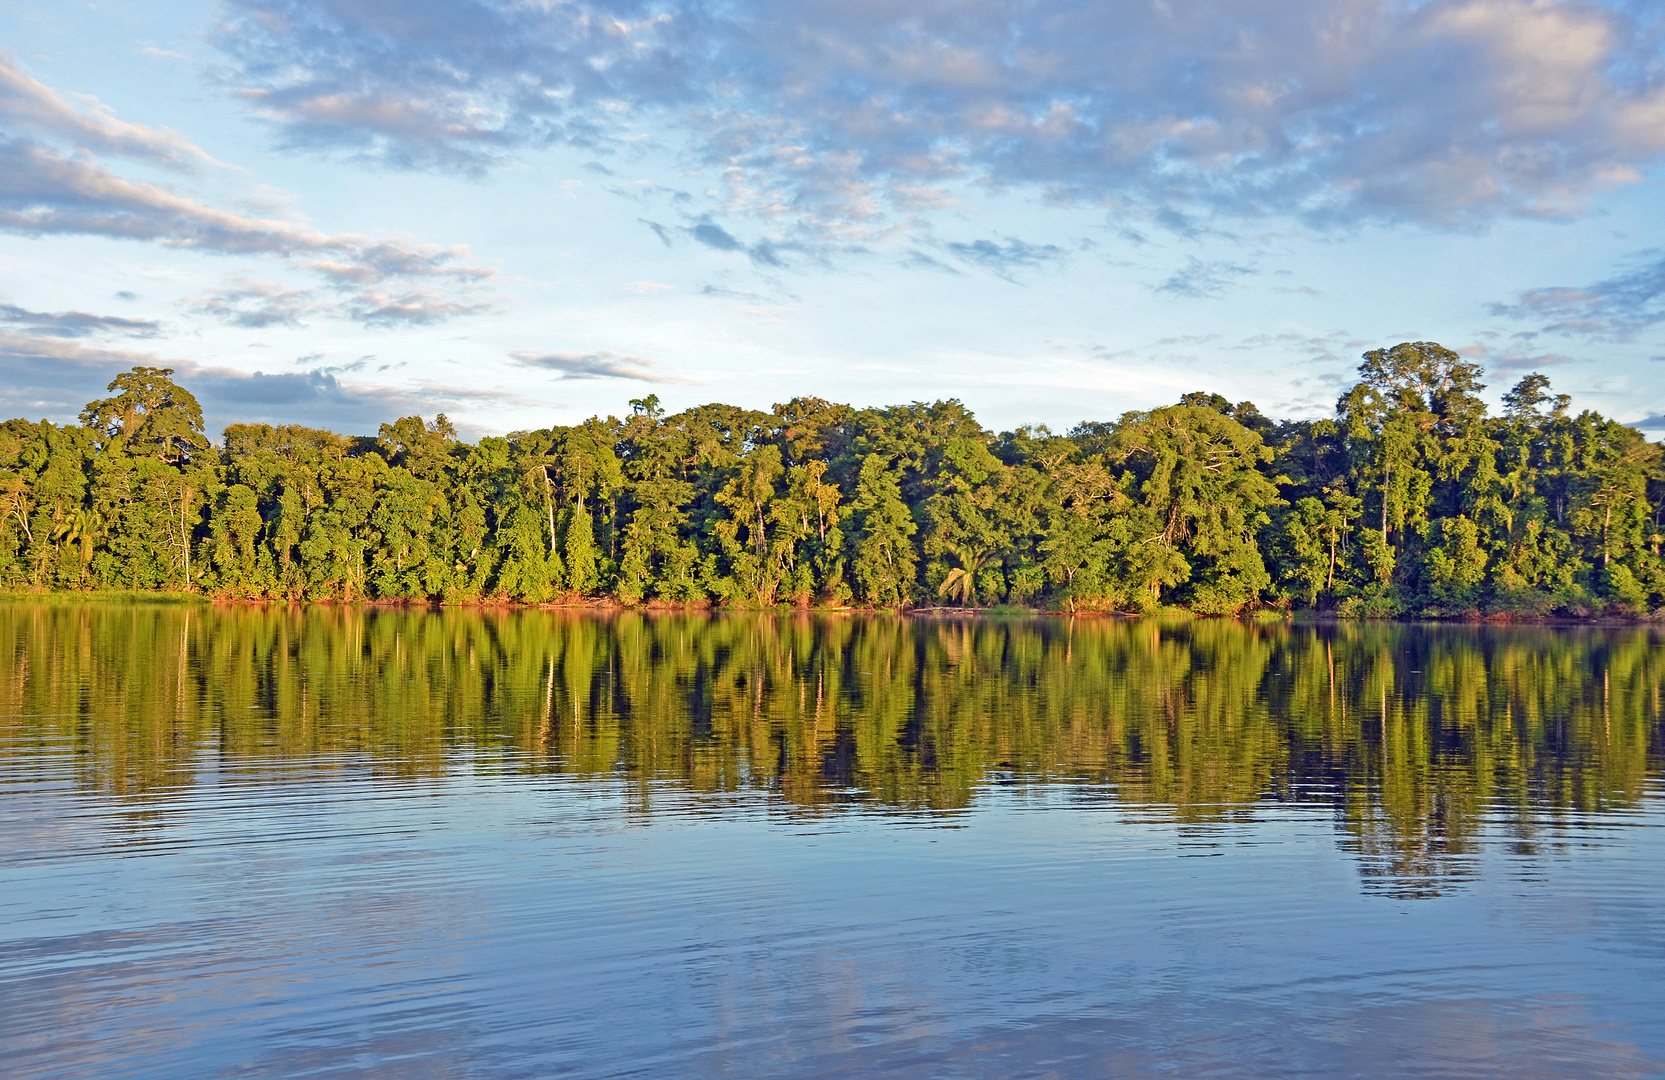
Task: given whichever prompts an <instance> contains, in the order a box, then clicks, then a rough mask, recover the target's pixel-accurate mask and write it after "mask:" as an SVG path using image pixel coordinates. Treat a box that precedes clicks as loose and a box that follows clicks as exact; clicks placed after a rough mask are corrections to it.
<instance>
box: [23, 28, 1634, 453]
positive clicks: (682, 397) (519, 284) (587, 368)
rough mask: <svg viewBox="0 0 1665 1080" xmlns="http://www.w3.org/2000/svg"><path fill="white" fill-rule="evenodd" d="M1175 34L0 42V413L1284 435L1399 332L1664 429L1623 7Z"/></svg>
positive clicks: (85, 34)
mask: <svg viewBox="0 0 1665 1080" xmlns="http://www.w3.org/2000/svg"><path fill="white" fill-rule="evenodd" d="M1177 10H1178V9H1174V10H1172V11H1171V10H1170V9H1169V7H1168V6H1165V5H1149V4H1136V3H1132V2H1126V3H1121V2H1117V3H1108V4H1093V5H1075V4H1070V3H1063V2H1060V3H1055V4H1051V5H1045V6H1040V7H1035V6H1021V5H1010V4H1005V3H989V4H981V5H969V6H968V5H952V6H948V7H942V8H930V7H920V6H918V5H848V4H830V3H824V2H820V0H795V2H791V3H774V4H760V3H755V2H751V0H742V2H738V3H734V4H727V5H723V6H721V8H716V7H712V6H709V5H695V4H683V3H674V2H673V3H667V4H664V5H655V6H652V7H651V9H650V8H648V7H644V6H642V5H639V4H633V3H624V2H619V0H586V2H584V3H576V4H561V5H531V4H513V3H509V2H508V0H489V2H485V3H474V2H465V0H434V2H432V3H426V4H422V5H419V6H413V5H408V4H397V3H392V2H384V0H375V2H371V3H354V4H347V3H340V2H336V0H296V2H291V3H278V2H277V0H224V2H222V3H219V4H208V3H194V4H168V5H156V4H148V5H147V4H131V3H113V4H100V5H98V6H97V7H96V8H94V7H89V6H85V5H82V6H67V5H62V4H47V3H42V2H40V0H25V2H23V3H19V4H12V5H8V6H7V7H6V9H5V10H4V11H3V12H0V41H3V42H4V43H5V48H6V50H7V52H6V59H5V60H3V61H0V64H3V67H0V140H3V141H4V143H5V153H4V155H3V158H4V165H3V166H0V231H4V232H5V233H6V234H7V236H8V243H7V244H6V245H5V246H4V247H3V248H0V412H3V413H4V414H5V415H8V416H9V415H15V414H19V413H22V414H26V415H29V416H31V417H34V416H40V415H48V416H51V417H53V418H54V419H60V420H62V419H66V418H69V417H72V416H73V415H74V414H75V413H76V411H78V409H79V407H80V406H81V404H82V403H84V402H85V401H87V400H89V399H90V398H92V397H93V396H94V395H95V394H96V393H98V392H99V390H100V388H101V387H102V385H103V384H104V382H106V381H107V380H108V378H109V376H110V375H111V373H112V372H114V371H116V370H120V369H122V368H125V367H126V366H128V365H130V364H133V363H166V364H168V365H171V366H173V367H175V368H177V369H178V370H179V371H180V372H181V373H182V374H183V375H185V376H186V377H187V380H188V384H189V385H190V386H191V387H192V389H193V390H195V391H196V392H197V393H198V394H199V396H200V397H201V398H202V400H203V402H204V404H205V405H206V406H207V409H208V412H209V415H210V417H211V422H212V423H214V424H216V425H218V424H223V423H225V422H226V421H228V420H231V419H266V420H289V421H295V420H299V421H307V422H312V423H316V424H321V425H327V426H332V427H335V428H337V429H343V430H351V431H367V430H373V428H374V426H375V425H376V424H377V423H379V422H381V421H383V420H386V419H390V418H392V417H393V416H394V415H397V414H400V413H411V412H421V413H424V414H430V415H431V414H432V413H433V412H435V411H439V410H444V411H447V412H449V413H450V414H451V415H452V416H453V417H454V418H456V419H457V420H458V421H459V422H460V424H461V426H462V427H463V428H464V430H465V431H468V432H471V433H478V432H482V431H498V432H501V431H506V430H510V429H514V428H522V427H527V426H531V425H535V424H547V423H550V422H552V421H553V422H573V421H575V420H578V419H581V418H582V417H583V416H586V415H588V414H590V413H592V412H598V411H599V412H602V413H606V412H615V413H616V412H622V411H624V410H625V409H626V408H627V405H626V402H627V400H628V399H630V398H632V397H641V396H643V395H644V394H646V393H648V392H650V391H651V392H655V393H658V394H659V395H660V397H661V398H662V399H664V401H665V402H666V404H667V405H668V406H670V407H671V408H673V409H674V408H679V407H682V406H686V405H690V404H694V403H698V402H703V401H709V400H723V401H730V402H734V403H737V404H743V405H747V406H754V407H764V408H766V407H767V406H768V405H769V404H770V403H772V402H776V401H784V400H786V399H787V398H789V397H791V396H794V395H797V394H806V393H807V394H817V395H820V396H823V397H828V398H832V399H837V400H850V401H853V402H855V403H857V404H883V403H891V402H899V401H905V400H910V399H915V398H935V397H940V396H951V395H953V396H959V397H961V398H963V399H964V400H965V401H966V402H967V403H968V404H969V405H970V406H972V407H973V408H974V409H975V410H977V412H978V413H979V415H981V416H982V417H983V418H984V419H985V420H986V421H987V422H988V423H990V424H991V425H994V426H997V427H998V426H1011V425H1014V424H1017V423H1021V422H1027V421H1042V422H1048V423H1052V424H1054V425H1067V424H1069V423H1071V422H1073V421H1075V420H1078V419H1081V418H1083V417H1094V418H1100V417H1107V416H1114V415H1116V414H1118V413H1119V412H1121V411H1122V410H1124V409H1127V408H1135V407H1148V406H1151V405H1154V404H1161V403H1166V402H1171V401H1173V400H1174V399H1176V398H1177V396H1178V395H1179V394H1180V393H1183V392H1186V391H1189V390H1195V389H1207V390H1216V391H1219V392H1222V393H1225V394H1226V395H1228V396H1230V397H1232V398H1234V399H1242V398H1252V399H1254V400H1256V401H1257V402H1258V403H1259V404H1260V405H1261V406H1262V408H1263V409H1265V410H1266V411H1267V412H1268V413H1270V414H1272V415H1303V416H1316V415H1321V414H1324V413H1326V412H1327V411H1328V409H1329V407H1330V405H1331V404H1332V403H1333V401H1334V399H1335V397H1336V395H1337V393H1338V391H1339V390H1340V389H1341V387H1342V386H1343V385H1345V383H1346V382H1347V381H1348V380H1349V379H1350V377H1351V374H1352V371H1353V368H1354V367H1355V365H1356V364H1357V363H1358V354H1359V353H1360V352H1361V351H1363V350H1364V349H1367V348H1372V347H1375V346H1378V345H1391V344H1393V343H1394V342H1396V341H1399V340H1404V339H1415V338H1427V339H1433V340H1438V341H1441V342H1444V343H1445V344H1447V345H1450V346H1453V347H1459V348H1461V349H1463V350H1464V351H1465V352H1466V353H1468V354H1469V355H1471V356H1473V357H1475V358H1476V359H1479V360H1481V361H1482V362H1483V363H1485V365H1486V366H1487V367H1488V369H1489V371H1490V376H1489V378H1490V383H1491V387H1492V389H1491V394H1492V395H1493V397H1494V400H1495V397H1496V395H1498V394H1500V393H1501V392H1502V390H1504V389H1505V388H1506V387H1507V386H1508V385H1509V384H1510V383H1512V382H1513V381H1514V380H1515V379H1517V378H1519V376H1520V375H1521V374H1524V373H1525V372H1527V371H1531V370H1537V369H1541V370H1543V371H1544V372H1545V373H1546V374H1548V375H1550V377H1551V378H1552V379H1553V380H1554V383H1555V385H1556V388H1557V389H1559V390H1565V391H1570V392H1571V393H1573V395H1574V399H1575V405H1576V406H1577V407H1593V408H1597V409H1601V410H1603V411H1606V412H1608V413H1609V414H1612V415H1616V416H1618V417H1620V418H1623V419H1626V420H1643V419H1644V418H1648V417H1651V418H1653V422H1658V423H1665V421H1660V420H1658V417H1659V416H1660V414H1661V413H1665V396H1662V393H1661V391H1660V390H1659V385H1660V380H1659V379H1658V378H1657V377H1656V376H1657V372H1658V370H1659V369H1658V367H1657V365H1656V364H1655V362H1654V358H1657V357H1659V356H1661V355H1665V341H1662V340H1661V338H1660V326H1661V323H1662V320H1665V300H1662V297H1665V269H1662V264H1661V263H1660V261H1659V255H1658V253H1657V252H1656V251H1654V250H1653V246H1654V244H1653V240H1652V239H1651V238H1652V237H1653V235H1654V234H1655V233H1657V231H1658V223H1659V220H1660V209H1661V202H1660V197H1659V188H1658V184H1657V180H1658V161H1659V154H1660V152H1661V151H1662V150H1665V134H1662V131H1665V128H1662V125H1665V119H1662V117H1665V96H1662V91H1661V89H1660V87H1659V84H1658V81H1657V77H1656V72H1657V70H1658V65H1659V61H1660V56H1659V44H1658V43H1659V37H1658V33H1657V30H1658V27H1657V25H1656V23H1657V19H1656V18H1655V17H1654V16H1653V15H1652V14H1651V13H1650V11H1649V9H1648V8H1647V7H1646V6H1645V5H1634V4H1623V3H1619V2H1617V0H1614V2H1613V3H1611V4H1609V5H1601V4H1591V5H1574V4H1570V3H1554V2H1544V3H1527V2H1524V0H1436V2H1432V3H1426V4H1415V5H1389V4H1385V3H1381V2H1380V0H1356V2H1350V3H1344V4H1341V5H1337V4H1335V3H1333V2H1330V0H1324V2H1319V0H1295V2H1291V3H1284V4H1278V5H1264V4H1215V5H1209V6H1207V8H1206V12H1207V14H1206V16H1204V15H1202V14H1197V15H1196V17H1189V16H1182V15H1180V14H1176V13H1175V12H1176V11H1177ZM255 372H259V373H260V375H261V378H259V379H253V378H251V375H252V374H253V373H255Z"/></svg>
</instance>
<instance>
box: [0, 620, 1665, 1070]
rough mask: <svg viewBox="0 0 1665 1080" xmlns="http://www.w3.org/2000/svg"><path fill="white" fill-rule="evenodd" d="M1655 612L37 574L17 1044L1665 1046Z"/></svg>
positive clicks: (1633, 1060) (1406, 1055)
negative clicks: (148, 598)
mask: <svg viewBox="0 0 1665 1080" xmlns="http://www.w3.org/2000/svg"><path fill="white" fill-rule="evenodd" d="M1662 645H1665V640H1662V637H1661V635H1660V634H1659V633H1658V632H1657V631H1653V630H1647V629H1636V630H1623V629H1587V630H1584V629H1581V630H1556V629H1482V628H1471V627H1415V626H1400V625H1385V626H1355V625H1349V626H1341V627H1289V626H1284V625H1272V626H1258V625H1253V626H1252V625H1243V624H1237V623H1229V622H1219V621H1203V622H1182V623H1171V624H1170V623H1161V622H1156V621H1110V620H1075V621H1073V622H1072V621H1069V620H1024V621H1011V622H1006V621H945V622H920V621H906V620H900V619H887V618H876V617H875V618H860V617H833V616H827V617H819V616H788V615H780V616H777V615H744V616H742V615H736V616H729V617H714V618H707V617H703V616H702V617H692V616H661V617H646V616H639V615H632V614H621V615H613V616H608V617H600V616H585V615H579V614H575V613H568V612H546V611H528V612H501V613H500V612H479V611H447V612H441V613H430V612H425V611H423V612H412V611H399V610H367V609H338V608H323V607H315V608H296V609H281V608H230V609H227V608H209V607H205V606H167V605H142V604H139V605H114V604H106V605H96V604H82V605H75V604H27V603H9V604H0V1053H3V1054H4V1060H5V1062H6V1065H5V1067H4V1070H3V1071H4V1072H5V1073H6V1075H8V1076H17V1077H29V1078H34V1077H130V1076H131V1077H179V1076H205V1077H207V1076H239V1077H246V1076H255V1077H267V1076H272V1077H277V1076H282V1077H300V1076H331V1077H336V1076H366V1077H369V1076H400V1077H407V1076H408V1077H471V1078H498V1077H505V1078H506V1077H549V1076H578V1077H615V1076H653V1077H659V1076H687V1077H715V1076H745V1077H754V1076H811V1077H819V1076H828V1077H832V1076H910V1077H912V1076H940V1077H1008V1076H1010V1077H1050V1076H1057V1077H1086V1076H1094V1077H1096V1076H1136V1077H1137V1076H1152V1077H1154V1076H1162V1077H1173V1076H1186V1077H1191V1076H1197V1077H1202V1076H1267V1077H1270V1076H1278V1077H1284V1076H1314V1077H1318V1076H1323V1077H1334V1076H1355V1075H1356V1076H1372V1077H1384V1076H1386V1077H1397V1076H1405V1077H1410V1076H1505V1075H1507V1076H1511V1077H1574V1076H1577V1077H1631V1076H1656V1075H1659V1074H1660V1073H1661V1072H1665V1068H1662V1064H1665V1004H1662V1002H1665V861H1662V856H1665V839H1662V838H1665V832H1662V830H1661V825H1662V824H1665V816H1662V813H1661V808H1662V805H1665V804H1662V801H1661V794H1662V791H1665V787H1662V784H1661V775H1662V765H1665V755H1662V748H1665V740H1662V736H1665V728H1662V724H1661V712H1660V704H1661V701H1660V694H1661V687H1662V684H1665V650H1662V648H1661V646H1662Z"/></svg>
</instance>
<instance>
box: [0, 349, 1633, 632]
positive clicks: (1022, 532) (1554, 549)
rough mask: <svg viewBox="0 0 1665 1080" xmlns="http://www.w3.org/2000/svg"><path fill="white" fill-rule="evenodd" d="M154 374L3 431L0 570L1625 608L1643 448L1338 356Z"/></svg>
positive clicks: (606, 594)
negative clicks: (1127, 378)
mask: <svg viewBox="0 0 1665 1080" xmlns="http://www.w3.org/2000/svg"><path fill="white" fill-rule="evenodd" d="M172 374H173V372H172V370H171V369H167V368H154V367H136V368H134V369H132V370H131V371H129V372H126V373H124V374H121V375H118V376H117V377H116V379H115V380H114V381H113V382H112V383H110V384H109V386H108V388H107V392H108V393H109V394H110V395H111V396H110V397H107V398H103V399H100V400H96V401H93V402H91V403H89V404H88V405H87V407H86V409H85V410H83V412H82V413H81V416H80V423H78V424H66V425H61V426H60V425H56V424H53V423H50V422H48V421H45V420H42V421H40V422H38V423H37V422H30V421H27V420H21V419H18V420H8V421H6V422H4V423H3V424H0V589H3V590H6V591H9V592H14V593H40V592H73V591H95V590H96V591H105V590H138V591H150V590H154V591H160V592H188V593H198V594H204V595H208V596H213V597H221V598H226V599H249V600H283V601H297V600H314V601H347V602H354V601H383V602H420V603H436V602H437V603H450V604H470V603H520V604H545V603H605V602H612V603H617V604H622V605H627V606H638V605H647V606H704V605H715V604H721V605H730V606H736V607H772V606H777V605H798V606H822V607H834V608H836V607H852V606H857V607H866V608H891V609H902V608H910V607H912V608H918V607H965V608H971V607H989V606H995V605H1010V606H1016V607H1028V608H1041V609H1048V610H1056V611H1067V612H1128V613H1141V612H1160V611H1180V610H1183V611H1188V612H1191V613H1194V614H1199V615H1232V614H1237V613H1241V612H1247V611H1257V610H1265V611H1274V612H1275V611H1290V610H1313V611H1321V612H1328V613H1332V614H1334V615H1337V616H1340V617H1378V618H1387V617H1395V616H1415V617H1429V616H1431V617H1476V616H1497V617H1507V618H1534V617H1573V618H1588V617H1596V616H1602V617H1629V618H1635V617H1645V616H1648V615H1649V613H1650V612H1655V611H1657V610H1659V609H1660V608H1662V607H1665V561H1662V559H1661V556H1660V542H1661V533H1662V531H1665V528H1662V517H1665V454H1662V451H1665V447H1662V446H1661V445H1660V444H1656V443H1650V442H1648V441H1647V440H1646V439H1645V438H1644V437H1643V436H1642V434H1641V433H1640V432H1638V431H1637V430H1635V429H1634V428H1630V427H1627V426H1625V425H1623V424H1621V423H1619V422H1617V421H1614V420H1609V419H1606V418H1604V417H1602V416H1600V415H1598V414H1596V413H1594V412H1591V411H1583V412H1580V413H1578V414H1577V415H1572V414H1571V410H1570V399H1569V398H1568V397H1567V396H1566V395H1557V394H1554V393H1552V392H1551V390H1550V384H1549V380H1548V379H1547V378H1546V377H1544V376H1543V375H1542V374H1539V373H1532V374H1528V375H1526V376H1525V377H1523V378H1521V379H1520V380H1519V381H1518V382H1517V383H1516V384H1515V385H1514V386H1513V388H1512V389H1510V390H1509V391H1508V392H1507V393H1506V394H1504V395H1503V399H1502V401H1503V407H1504V408H1503V414H1502V415H1501V416H1494V415H1491V414H1490V412H1489V410H1488V408H1487V406H1486V403H1485V402H1484V401H1483V400H1482V399H1481V397H1480V396H1479V395H1480V392H1481V391H1482V390H1483V389H1485V387H1484V385H1483V384H1482V383H1481V379H1482V377H1483V371H1482V369H1481V367H1480V365H1478V364H1476V363H1474V362H1472V361H1470V360H1467V359H1464V358H1463V357H1461V356H1459V355H1458V354H1457V353H1455V352H1453V351H1451V350H1449V349H1446V348H1444V347H1443V346H1440V345H1438V344H1435V343H1432V342H1405V343H1402V344H1399V345H1396V346H1394V347H1392V348H1383V349H1376V350H1373V351H1371V352H1368V353H1365V354H1364V356H1363V363H1362V364H1361V365H1360V366H1359V369H1358V375H1359V379H1358V382H1357V383H1356V384H1355V385H1354V386H1352V387H1351V388H1349V389H1348V390H1346V391H1345V393H1343V394H1342V395H1341V397H1340V399H1339V400H1338V401H1337V403H1336V410H1335V416H1334V418H1333V419H1324V420H1273V419H1271V418H1269V417H1267V416H1264V415H1263V414H1262V413H1261V412H1260V411H1259V410H1258V409H1257V408H1256V407H1255V406H1254V405H1253V404H1251V403H1249V402H1241V403H1237V404H1233V403H1232V402H1230V401H1228V400H1227V399H1225V398H1223V397H1221V396H1220V395H1218V394H1210V393H1200V392H1199V393H1190V394H1186V395H1184V396H1183V397H1182V398H1181V399H1180V401H1179V402H1178V403H1176V404H1174V405H1170V406H1166V407H1163V408H1157V409H1151V410H1148V411H1134V412H1128V413H1125V414H1123V415H1122V416H1121V417H1120V418H1119V419H1117V420H1114V421H1087V422H1083V423H1080V424H1078V425H1076V426H1075V427H1074V428H1072V429H1070V430H1069V431H1068V432H1066V433H1064V434H1061V435H1060V434H1054V433H1053V432H1051V431H1049V430H1048V429H1046V428H1045V427H1022V428H1018V429H1016V430H1014V431H1006V432H1001V433H995V432H991V431H989V430H987V429H985V428H984V427H982V425H980V424H979V423H978V422H977V420H976V418H975V417H974V416H973V415H972V414H971V413H970V412H969V411H968V410H967V409H966V408H965V407H964V406H963V405H962V404H961V403H960V402H958V401H956V400H952V399H950V400H944V401H936V402H930V403H926V402H914V403H912V404H909V405H897V406H891V407H888V408H854V407H851V406H848V405H839V404H833V403H831V402H827V401H824V400H821V399H819V398H812V397H801V398H795V399H793V400H792V401H790V402H787V403H785V404H781V405H776V406H774V407H773V409H772V410H770V411H769V412H762V411H757V410H752V409H744V408H740V407H737V406H732V405H719V404H712V405H701V406H697V407H695V408H691V409H688V410H686V411H684V412H681V413H677V414H675V415H666V414H665V413H664V410H663V409H662V408H661V406H660V403H659V400H658V398H657V397H656V396H653V395H650V396H648V397H646V398H643V399H638V400H634V401H631V402H630V408H631V412H630V414H629V415H628V416H626V417H624V418H622V419H620V418H617V417H612V416H609V417H607V418H606V419H602V418H599V417H596V418H591V419H589V420H586V421H585V422H583V423H581V424H577V425H573V426H570V427H551V428H545V429H539V430H535V431H521V432H515V433H512V434H509V435H507V436H503V437H496V436H492V437H486V438H482V439H480V440H479V442H478V443H474V444H470V443H468V442H466V441H463V440H461V439H459V438H458V436H457V433H456V431H455V430H454V428H453V427H452V425H451V424H450V423H449V422H448V421H447V420H446V418H445V417H444V416H443V415H440V416H438V417H436V418H435V419H433V420H431V421H427V420H424V419H423V418H421V417H406V418H403V419H400V420H397V421H394V422H392V423H386V424H383V425H381V427H380V430H379V431H378V432H377V434H376V435H375V436H368V435H363V436H345V435H339V434H336V433H333V432H330V431H324V430H318V429H313V428H308V427H302V426H294V425H283V426H271V425H266V424H232V425H231V426H229V427H227V428H226V429H225V431H224V433H223V436H222V438H221V441H220V442H219V443H217V444H216V443H214V442H212V441H211V440H210V439H209V438H208V436H207V435H206V434H205V432H204V430H203V416H202V410H201V407H200V405H199V404H198V402H197V401H196V399H195V398H194V397H193V396H192V395H191V394H190V392H189V391H188V390H187V389H185V388H184V387H182V386H180V385H178V384H176V383H175V382H174V381H173V380H172V379H171V377H170V376H172Z"/></svg>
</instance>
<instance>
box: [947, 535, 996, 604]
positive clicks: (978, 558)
mask: <svg viewBox="0 0 1665 1080" xmlns="http://www.w3.org/2000/svg"><path fill="white" fill-rule="evenodd" d="M949 552H950V554H952V555H953V556H954V558H956V559H958V560H959V563H960V565H958V566H956V567H954V568H953V569H951V570H949V571H948V576H947V577H945V578H943V579H942V584H941V585H939V586H937V595H938V596H941V597H944V598H947V599H952V600H957V601H958V602H959V603H961V604H970V605H972V606H975V605H976V603H977V574H978V573H979V572H980V571H982V570H984V569H986V568H988V567H989V566H990V565H992V564H993V563H994V562H995V558H994V552H992V551H987V550H984V549H982V548H975V547H971V546H969V545H967V546H963V547H953V548H950V549H949Z"/></svg>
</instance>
